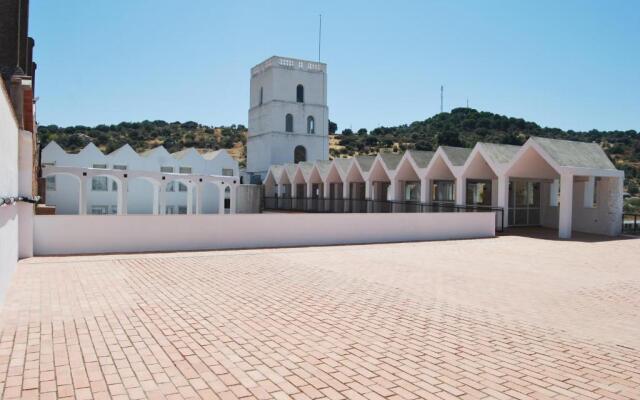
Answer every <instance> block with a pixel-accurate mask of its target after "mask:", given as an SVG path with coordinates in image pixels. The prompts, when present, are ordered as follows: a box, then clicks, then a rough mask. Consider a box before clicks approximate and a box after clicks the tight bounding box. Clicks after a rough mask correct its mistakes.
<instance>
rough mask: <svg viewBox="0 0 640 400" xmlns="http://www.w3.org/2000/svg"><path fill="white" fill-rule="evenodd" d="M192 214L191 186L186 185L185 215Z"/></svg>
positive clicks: (190, 184)
mask: <svg viewBox="0 0 640 400" xmlns="http://www.w3.org/2000/svg"><path fill="white" fill-rule="evenodd" d="M191 214H193V184H192V183H189V184H187V215H191Z"/></svg>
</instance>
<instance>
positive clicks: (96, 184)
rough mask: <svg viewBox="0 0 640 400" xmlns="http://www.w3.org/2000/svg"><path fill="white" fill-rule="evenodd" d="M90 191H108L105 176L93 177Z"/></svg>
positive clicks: (107, 182)
mask: <svg viewBox="0 0 640 400" xmlns="http://www.w3.org/2000/svg"><path fill="white" fill-rule="evenodd" d="M91 190H93V191H94V192H106V191H108V190H109V181H108V178H107V177H106V176H94V177H93V179H91Z"/></svg>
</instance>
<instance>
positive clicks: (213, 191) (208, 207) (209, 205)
mask: <svg viewBox="0 0 640 400" xmlns="http://www.w3.org/2000/svg"><path fill="white" fill-rule="evenodd" d="M200 190H202V214H218V212H219V210H220V186H219V185H218V184H217V183H215V182H204V183H203V184H202V185H201V186H200Z"/></svg>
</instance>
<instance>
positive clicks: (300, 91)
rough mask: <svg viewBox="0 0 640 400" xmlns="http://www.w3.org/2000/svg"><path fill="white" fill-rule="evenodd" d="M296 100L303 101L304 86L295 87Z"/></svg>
mask: <svg viewBox="0 0 640 400" xmlns="http://www.w3.org/2000/svg"><path fill="white" fill-rule="evenodd" d="M296 101H297V102H298V103H304V86H302V85H298V86H297V87H296Z"/></svg>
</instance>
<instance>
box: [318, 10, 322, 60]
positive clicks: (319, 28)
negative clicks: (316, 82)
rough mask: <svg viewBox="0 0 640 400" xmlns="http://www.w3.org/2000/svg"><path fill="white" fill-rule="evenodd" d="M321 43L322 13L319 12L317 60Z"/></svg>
mask: <svg viewBox="0 0 640 400" xmlns="http://www.w3.org/2000/svg"><path fill="white" fill-rule="evenodd" d="M321 43H322V14H320V26H319V27H318V62H320V49H321V48H320V45H321Z"/></svg>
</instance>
